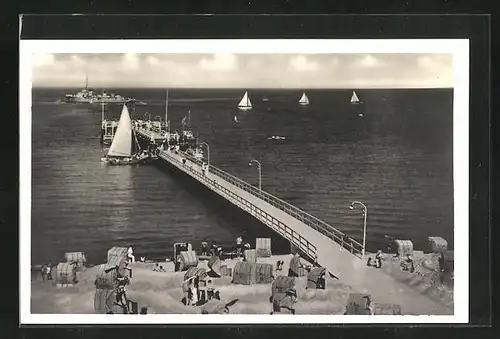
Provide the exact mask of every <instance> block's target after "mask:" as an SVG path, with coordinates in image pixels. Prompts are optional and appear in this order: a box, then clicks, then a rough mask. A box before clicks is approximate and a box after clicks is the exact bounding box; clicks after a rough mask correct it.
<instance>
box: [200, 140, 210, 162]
mask: <svg viewBox="0 0 500 339" xmlns="http://www.w3.org/2000/svg"><path fill="white" fill-rule="evenodd" d="M200 145H205V146H206V147H207V165H208V166H209V167H210V145H209V144H207V143H206V142H205V141H203V142H202V143H200Z"/></svg>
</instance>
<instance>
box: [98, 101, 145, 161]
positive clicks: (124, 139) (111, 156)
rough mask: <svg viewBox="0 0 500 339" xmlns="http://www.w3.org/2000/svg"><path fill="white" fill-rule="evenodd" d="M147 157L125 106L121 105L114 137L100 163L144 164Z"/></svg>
mask: <svg viewBox="0 0 500 339" xmlns="http://www.w3.org/2000/svg"><path fill="white" fill-rule="evenodd" d="M148 158H149V155H148V154H146V153H145V152H143V151H142V150H141V147H140V145H139V142H138V141H137V137H136V135H135V131H134V129H133V128H132V120H131V119H130V113H129V111H128V108H127V105H125V104H123V109H122V113H121V116H120V121H118V127H117V128H116V132H115V137H114V138H113V142H112V143H111V146H110V147H109V150H108V154H107V155H106V157H104V158H101V161H102V162H105V163H108V164H110V165H133V164H138V163H141V162H144V161H145V160H146V159H148Z"/></svg>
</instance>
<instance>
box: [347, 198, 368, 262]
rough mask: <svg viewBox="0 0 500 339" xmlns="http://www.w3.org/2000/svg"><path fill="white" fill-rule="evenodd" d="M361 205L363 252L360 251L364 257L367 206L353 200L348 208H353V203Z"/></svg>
mask: <svg viewBox="0 0 500 339" xmlns="http://www.w3.org/2000/svg"><path fill="white" fill-rule="evenodd" d="M356 204H357V205H361V206H363V209H364V210H363V216H364V224H363V252H362V256H363V257H364V256H365V246H366V218H367V216H368V208H367V207H366V205H365V204H363V203H362V202H361V201H357V200H355V201H353V202H351V206H349V208H350V209H351V210H353V209H354V205H356Z"/></svg>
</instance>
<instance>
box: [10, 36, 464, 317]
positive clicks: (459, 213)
mask: <svg viewBox="0 0 500 339" xmlns="http://www.w3.org/2000/svg"><path fill="white" fill-rule="evenodd" d="M34 53H232V54H239V53H245V54H264V53H266V54H275V53H280V54H283V53H294V54H329V53H331V54H334V53H338V54H340V53H342V54H345V53H369V54H378V53H436V54H437V53H439V54H453V67H454V92H453V180H454V231H455V233H454V235H455V239H454V240H455V241H454V242H455V252H454V256H455V258H454V260H455V262H456V263H462V264H459V265H457V264H455V279H454V280H455V283H454V284H455V286H454V301H455V309H454V315H452V316H434V315H431V316H409V315H404V316H381V315H376V316H344V315H342V316H340V315H295V316H287V315H272V316H271V315H240V314H228V315H224V316H220V315H203V316H202V315H193V314H174V315H171V314H165V315H159V314H148V315H147V316H144V315H113V316H109V315H101V314H32V313H31V311H30V305H31V276H30V272H31V146H32V141H31V139H32V138H31V136H32V134H31V128H32V126H31V124H32V119H31V114H32V112H31V102H32V101H31V97H32V92H31V91H32V55H33V54H34ZM19 90H20V95H19V100H20V102H19V108H20V115H19V138H20V140H19V142H20V148H19V151H20V156H19V161H20V163H19V164H20V172H19V187H20V194H19V199H20V201H19V203H20V209H19V214H20V215H19V218H20V229H19V232H20V233H19V235H20V237H19V238H20V239H19V242H20V243H19V249H20V253H19V255H20V263H19V265H20V266H19V269H20V290H19V296H20V309H19V310H20V314H19V316H20V323H21V324H23V325H27V324H127V325H130V324H192V323H196V324H219V323H222V324H223V323H232V324H256V323H266V324H274V323H279V324H295V323H304V324H307V323H321V324H343V323H467V322H468V320H469V267H468V263H469V223H468V221H469V153H468V150H469V40H467V39H398V40H396V39H383V40H382V39H371V40H361V39H358V40H347V39H342V40H333V39H332V40H329V39H308V40H305V39H302V40H277V39H268V40H244V39H240V40H206V39H204V40H21V41H20V88H19ZM458 136H459V137H458Z"/></svg>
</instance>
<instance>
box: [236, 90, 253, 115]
mask: <svg viewBox="0 0 500 339" xmlns="http://www.w3.org/2000/svg"><path fill="white" fill-rule="evenodd" d="M238 108H239V109H241V110H242V111H248V110H251V109H252V103H251V102H250V98H249V97H248V92H245V95H244V96H243V98H242V99H241V101H240V103H239V104H238Z"/></svg>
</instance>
